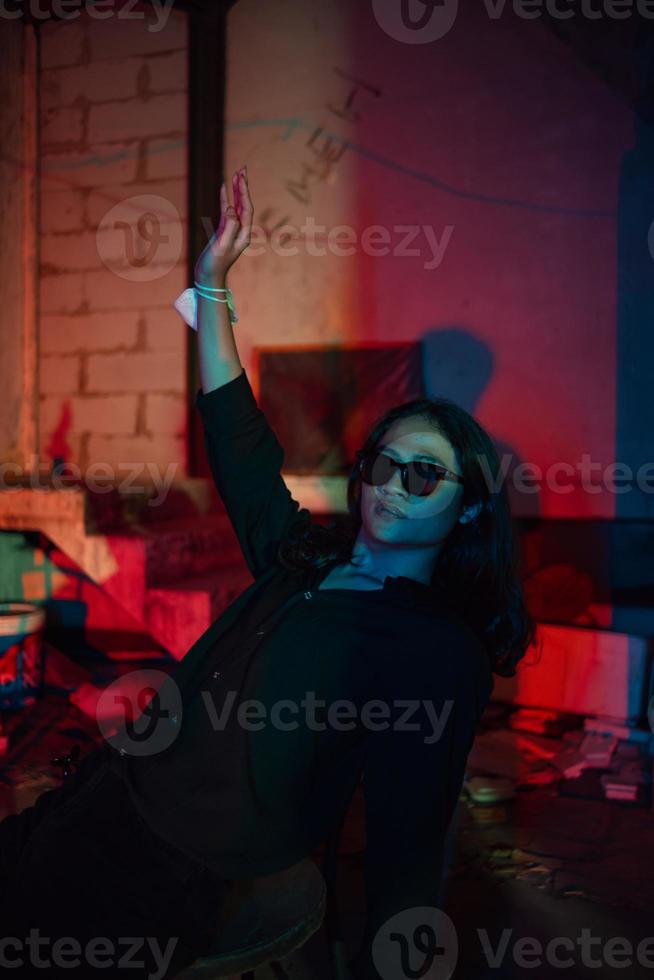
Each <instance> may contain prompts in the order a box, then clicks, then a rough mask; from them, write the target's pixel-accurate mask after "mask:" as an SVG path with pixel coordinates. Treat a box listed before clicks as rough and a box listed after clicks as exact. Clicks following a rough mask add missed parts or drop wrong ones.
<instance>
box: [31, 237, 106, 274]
mask: <svg viewBox="0 0 654 980" xmlns="http://www.w3.org/2000/svg"><path fill="white" fill-rule="evenodd" d="M40 247H41V264H42V266H45V267H47V269H48V272H49V273H50V274H52V273H53V272H75V271H77V270H82V269H98V268H100V267H101V266H102V265H103V262H102V259H101V258H100V255H99V254H98V247H97V239H96V234H95V232H92V231H84V232H79V231H74V232H67V233H66V234H63V235H42V236H41V242H40Z"/></svg>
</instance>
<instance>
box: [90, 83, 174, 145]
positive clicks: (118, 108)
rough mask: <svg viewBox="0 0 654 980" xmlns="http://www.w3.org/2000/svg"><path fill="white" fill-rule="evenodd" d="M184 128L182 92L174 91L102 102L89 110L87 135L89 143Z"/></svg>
mask: <svg viewBox="0 0 654 980" xmlns="http://www.w3.org/2000/svg"><path fill="white" fill-rule="evenodd" d="M186 129H187V106H186V95H185V94H178V93H175V92H173V93H170V94H169V95H153V96H152V97H151V98H148V99H142V98H138V99H125V100H124V101H123V102H104V103H102V105H93V106H91V108H90V110H89V132H88V138H89V140H90V141H91V142H92V143H93V142H99V141H102V142H107V141H110V140H129V139H141V138H147V137H149V136H161V135H162V134H164V133H185V132H186Z"/></svg>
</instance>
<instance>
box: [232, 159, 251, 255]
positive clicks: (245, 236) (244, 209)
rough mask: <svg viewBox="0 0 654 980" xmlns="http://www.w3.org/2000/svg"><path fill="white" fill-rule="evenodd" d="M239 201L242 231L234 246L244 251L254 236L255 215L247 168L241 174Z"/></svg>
mask: <svg viewBox="0 0 654 980" xmlns="http://www.w3.org/2000/svg"><path fill="white" fill-rule="evenodd" d="M239 200H240V203H241V211H240V214H239V220H240V223H241V229H240V231H239V233H238V235H237V236H236V240H235V242H234V246H235V247H236V248H238V249H239V250H243V249H245V248H247V247H248V245H249V244H250V239H251V236H252V218H253V215H254V207H253V205H252V198H251V197H250V189H249V187H248V181H247V174H246V172H245V167H244V168H243V170H242V171H241V172H240V174H239Z"/></svg>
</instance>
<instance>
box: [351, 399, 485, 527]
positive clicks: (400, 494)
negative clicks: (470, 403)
mask: <svg viewBox="0 0 654 980" xmlns="http://www.w3.org/2000/svg"><path fill="white" fill-rule="evenodd" d="M382 446H383V447H384V448H383V449H382ZM377 449H378V451H383V452H385V453H386V454H387V455H388V456H391V457H392V458H393V459H395V460H397V461H398V462H403V463H406V462H408V461H409V460H412V459H418V458H421V457H422V458H424V460H425V461H426V462H435V463H438V464H440V465H441V466H445V467H446V468H447V469H448V470H451V471H452V472H454V473H457V474H458V475H459V476H461V475H462V474H461V467H460V464H459V460H458V459H457V455H456V453H455V451H454V448H453V447H452V445H451V444H450V443H449V442H448V440H447V439H446V438H445V437H444V436H442V435H440V433H439V432H437V431H436V430H435V429H434V428H433V427H432V426H430V425H429V423H428V422H427V421H425V420H424V419H422V418H420V417H418V416H413V417H409V418H405V419H398V420H397V421H396V422H394V423H393V425H392V426H390V428H388V429H387V430H386V433H385V434H384V436H382V438H381V440H380V443H379V445H378V446H377ZM463 493H464V488H463V484H461V483H458V482H456V481H455V480H452V479H450V478H446V479H444V480H441V481H439V482H438V484H437V485H436V488H435V489H434V490H433V491H432V493H431V494H429V495H428V496H426V497H420V496H414V495H412V494H410V493H409V492H408V491H407V490H405V489H404V486H403V485H402V474H401V472H400V470H399V469H394V470H393V472H392V475H391V477H390V479H389V480H388V482H387V483H385V484H383V485H380V486H370V484H368V483H365V482H363V481H362V482H361V523H362V530H363V531H364V533H365V534H366V536H367V537H369V538H370V539H371V540H373V541H379V542H382V541H383V542H385V543H387V544H389V545H407V546H409V545H420V544H422V545H425V546H435V545H440V544H442V542H443V541H444V540H445V539H446V538H447V536H448V534H449V533H450V531H451V530H452V529H453V528H454V526H455V525H456V523H457V521H458V520H459V519H461V520H462V521H463V522H464V523H465V522H466V521H467V520H469V519H470V517H472V516H474V511H472V512H470V511H466V512H463V513H462V499H463ZM384 503H385V504H387V505H388V506H389V507H394V508H397V509H398V510H399V511H401V512H402V514H404V517H395V516H392V515H391V514H389V513H387V512H385V511H383V510H382V509H381V508H382V505H383V504H384Z"/></svg>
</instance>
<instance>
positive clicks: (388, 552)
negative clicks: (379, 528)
mask: <svg viewBox="0 0 654 980" xmlns="http://www.w3.org/2000/svg"><path fill="white" fill-rule="evenodd" d="M439 552H440V546H439V545H430V547H429V549H425V548H402V549H400V548H397V549H396V548H389V546H388V545H387V544H379V542H376V541H371V540H370V538H368V537H367V535H366V533H365V531H364V528H363V527H361V529H360V530H359V534H358V535H357V539H356V541H355V542H354V546H353V548H352V557H351V559H350V561H351V565H352V566H353V567H354V568H355V569H356V571H357V573H358V574H359V575H365V576H366V577H368V578H372V579H375V580H376V581H379V582H381V583H382V584H383V582H384V579H385V578H386V577H387V576H390V577H391V578H397V577H398V576H403V577H404V578H411V579H414V580H415V581H417V582H422V583H423V585H430V583H431V580H432V576H433V574H434V568H435V567H436V561H437V559H438V555H439Z"/></svg>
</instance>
